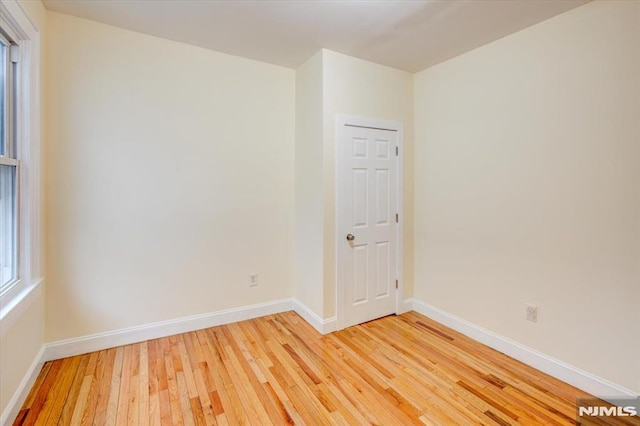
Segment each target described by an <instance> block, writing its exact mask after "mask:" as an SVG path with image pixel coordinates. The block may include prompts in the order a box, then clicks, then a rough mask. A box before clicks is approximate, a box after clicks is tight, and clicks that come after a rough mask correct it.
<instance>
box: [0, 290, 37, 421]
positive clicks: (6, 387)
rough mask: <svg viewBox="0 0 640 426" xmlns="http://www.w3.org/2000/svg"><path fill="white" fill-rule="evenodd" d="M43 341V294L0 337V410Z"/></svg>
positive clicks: (18, 383)
mask: <svg viewBox="0 0 640 426" xmlns="http://www.w3.org/2000/svg"><path fill="white" fill-rule="evenodd" d="M43 343H44V297H38V298H37V299H35V300H34V302H33V303H32V304H31V306H30V307H29V308H28V309H27V310H26V311H25V312H24V313H23V314H22V315H21V316H20V319H19V320H18V321H17V322H16V323H15V324H13V326H12V327H11V328H10V329H9V330H7V331H6V332H5V334H4V335H3V336H2V338H1V339H0V371H2V374H0V413H2V412H3V411H4V410H5V408H7V404H8V403H9V400H10V399H11V398H12V397H13V395H14V393H15V392H16V391H17V390H18V386H19V385H20V383H21V382H22V380H23V379H24V378H25V376H26V374H27V372H28V370H29V367H31V364H32V363H33V361H34V360H35V358H36V355H37V354H38V352H39V351H40V348H41V347H42V344H43ZM11 421H13V419H11Z"/></svg>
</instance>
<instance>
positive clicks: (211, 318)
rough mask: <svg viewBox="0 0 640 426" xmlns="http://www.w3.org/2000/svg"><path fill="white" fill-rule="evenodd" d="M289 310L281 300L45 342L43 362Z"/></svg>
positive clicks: (285, 301)
mask: <svg viewBox="0 0 640 426" xmlns="http://www.w3.org/2000/svg"><path fill="white" fill-rule="evenodd" d="M292 309H293V305H292V300H291V299H282V300H276V301H273V302H267V303H259V304H256V305H249V306H242V307H240V308H233V309H225V310H223V311H217V312H211V313H207V314H201V315H193V316H189V317H183V318H177V319H174V320H169V321H161V322H156V323H152V324H145V325H141V326H137V327H129V328H123V329H120V330H114V331H108V332H105V333H97V334H91V335H89V336H83V337H77V338H73V339H67V340H59V341H57V342H52V343H45V345H44V348H45V352H44V361H51V360H54V359H59V358H66V357H69V356H74V355H80V354H85V353H88V352H95V351H99V350H102V349H107V348H113V347H115V346H122V345H130V344H132V343H138V342H143V341H145V340H150V339H158V338H161V337H167V336H171V335H174V334H179V333H187V332H190V331H195V330H202V329H203V328H209V327H215V326H217V325H223V324H230V323H232V322H238V321H244V320H249V319H253V318H258V317H263V316H265V315H272V314H278V313H281V312H286V311H290V310H292Z"/></svg>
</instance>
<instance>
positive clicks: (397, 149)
mask: <svg viewBox="0 0 640 426" xmlns="http://www.w3.org/2000/svg"><path fill="white" fill-rule="evenodd" d="M399 154H400V148H398V147H397V146H396V157H397V156H398V155H399Z"/></svg>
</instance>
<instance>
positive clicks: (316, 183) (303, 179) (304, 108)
mask: <svg viewBox="0 0 640 426" xmlns="http://www.w3.org/2000/svg"><path fill="white" fill-rule="evenodd" d="M322 61H323V58H322V51H319V52H318V53H317V54H316V55H314V56H313V57H312V58H310V59H309V60H308V61H307V62H305V63H304V64H303V65H302V66H301V67H300V68H298V69H297V70H296V143H295V255H294V256H295V257H294V258H295V261H294V284H295V285H294V294H293V295H294V297H295V298H296V299H297V300H299V301H300V302H302V303H303V304H304V305H305V306H307V307H308V308H309V309H311V310H312V311H313V312H314V313H315V314H316V315H318V316H319V317H322V313H323V284H322V283H323V259H322V244H323V223H322V221H323V215H322V212H323V207H322V188H323V180H322V179H323V170H322V167H323V165H322V144H323V140H322V119H323V116H322V104H323V97H322V89H323V84H322V76H323V73H322Z"/></svg>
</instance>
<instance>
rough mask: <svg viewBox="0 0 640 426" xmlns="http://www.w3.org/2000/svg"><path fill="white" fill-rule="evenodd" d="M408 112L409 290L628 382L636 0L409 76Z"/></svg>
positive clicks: (632, 372)
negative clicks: (411, 106) (411, 185)
mask: <svg viewBox="0 0 640 426" xmlns="http://www.w3.org/2000/svg"><path fill="white" fill-rule="evenodd" d="M415 121H416V145H415V165H416V166H415V171H416V173H415V220H416V223H415V239H416V242H415V246H416V251H415V297H416V298H417V299H419V300H421V301H424V302H426V303H429V304H431V305H434V306H436V307H438V308H440V309H443V310H445V311H447V312H450V313H452V314H455V315H457V316H459V317H462V318H463V319H466V320H468V321H471V322H472V323H475V324H478V325H480V326H482V327H485V328H488V329H489V330H492V331H494V332H496V333H498V334H501V335H504V336H506V337H509V338H511V339H514V340H516V341H518V342H520V343H522V344H524V345H526V346H529V347H531V348H534V349H536V350H538V351H541V352H543V353H546V354H548V355H550V356H552V357H555V358H558V359H560V360H562V361H565V362H567V363H569V364H571V365H574V366H577V367H579V368H582V369H584V370H587V371H589V372H591V373H594V374H596V375H598V376H601V377H603V378H605V379H608V380H610V381H612V382H614V383H616V384H619V385H621V386H624V387H626V388H628V389H631V390H633V391H636V392H638V391H640V362H639V360H640V192H639V191H638V185H639V184H640V175H639V171H640V3H638V2H616V1H606V2H604V1H603V2H594V3H590V4H587V5H585V6H582V7H580V8H577V9H575V10H572V11H570V12H567V13H565V14H563V15H560V16H557V17H555V18H553V19H550V20H548V21H546V22H543V23H541V24H539V25H536V26H534V27H531V28H529V29H526V30H524V31H521V32H519V33H516V34H513V35H510V36H508V37H505V38H503V39H501V40H499V41H496V42H494V43H491V44H489V45H487V46H484V47H482V48H480V49H477V50H474V51H472V52H469V53H467V54H464V55H462V56H460V57H457V58H455V59H452V60H450V61H447V62H445V63H442V64H440V65H437V66H435V67H432V68H430V69H427V70H426V71H423V72H421V73H419V74H417V76H416V79H415ZM528 302H529V303H533V304H536V305H537V306H538V309H539V320H538V322H537V323H532V322H528V321H526V320H525V319H524V315H525V303H528Z"/></svg>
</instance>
